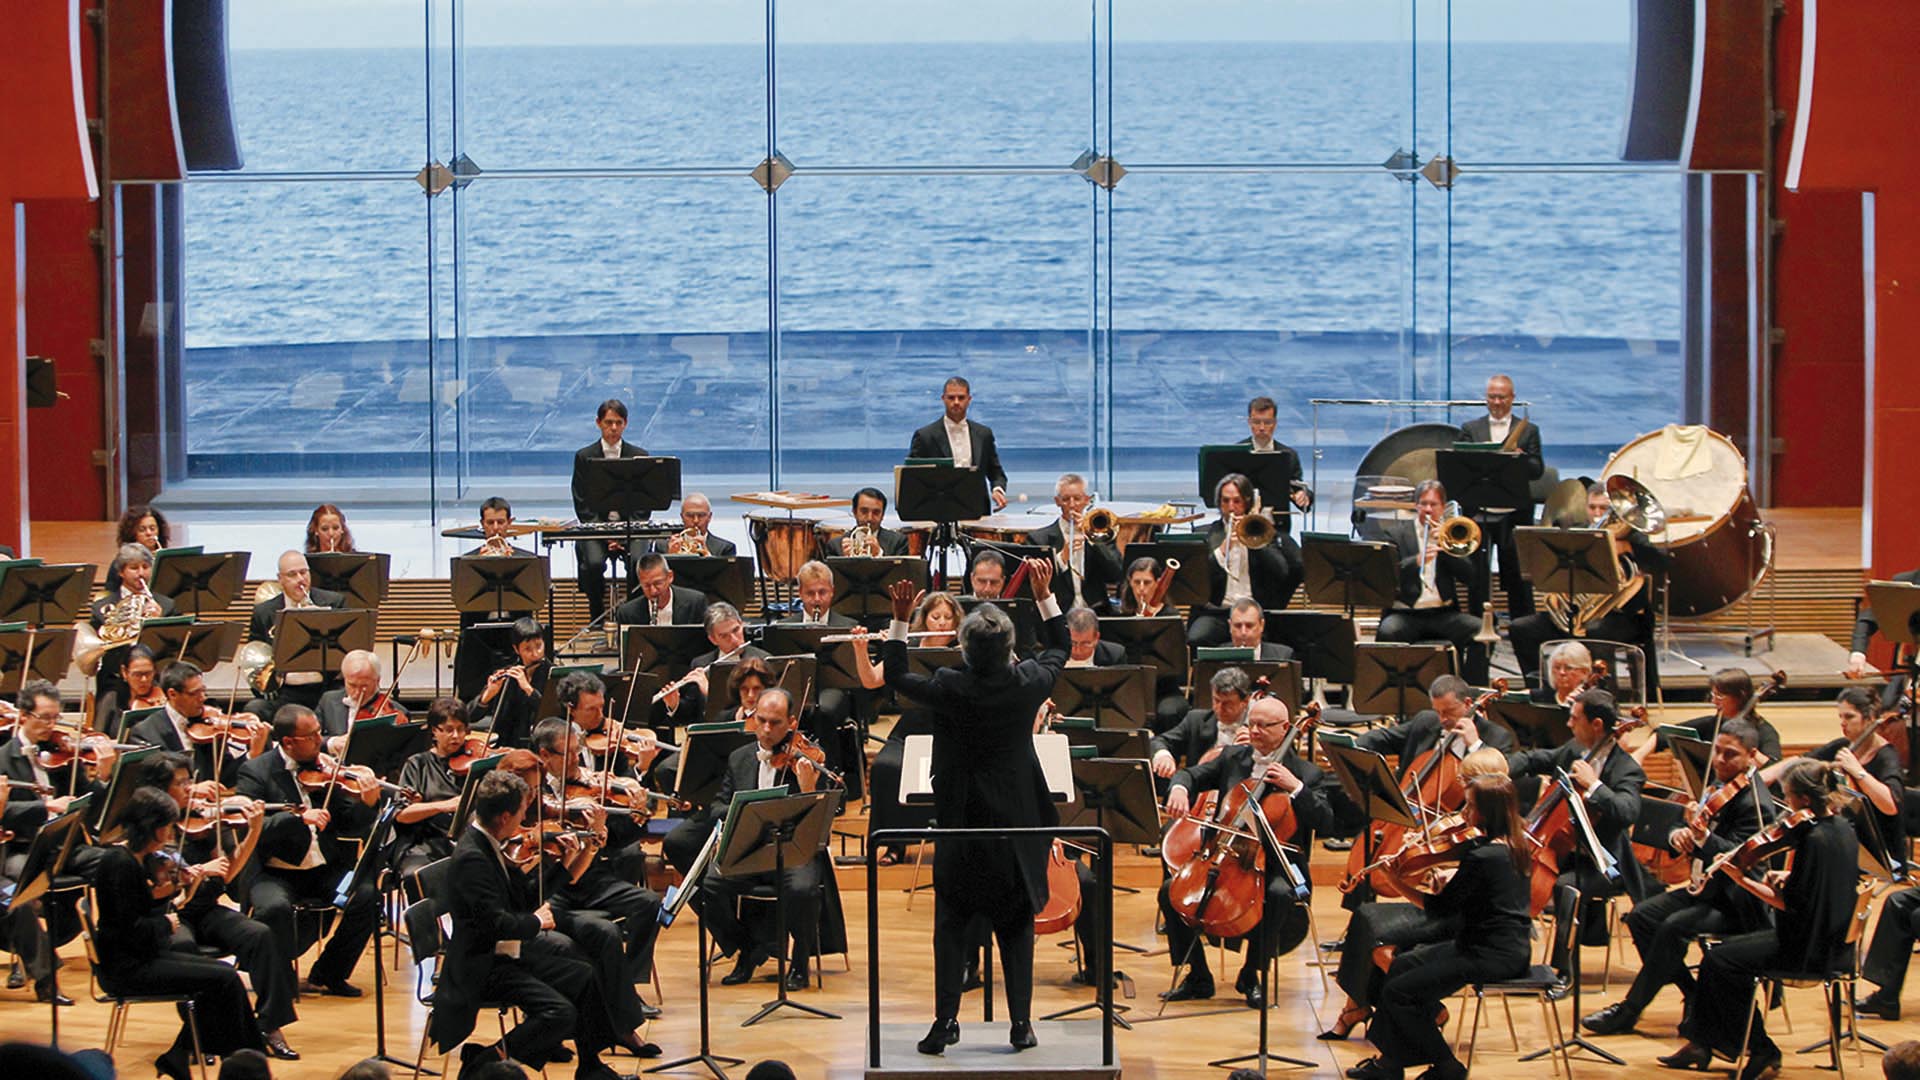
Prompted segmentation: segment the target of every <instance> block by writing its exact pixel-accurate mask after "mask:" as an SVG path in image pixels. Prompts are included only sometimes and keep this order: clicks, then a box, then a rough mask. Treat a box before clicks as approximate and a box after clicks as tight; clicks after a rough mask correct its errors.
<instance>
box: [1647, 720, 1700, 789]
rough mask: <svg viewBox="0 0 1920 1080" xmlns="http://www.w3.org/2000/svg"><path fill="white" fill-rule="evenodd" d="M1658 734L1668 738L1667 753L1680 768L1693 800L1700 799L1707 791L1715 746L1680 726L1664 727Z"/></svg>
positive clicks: (1688, 728) (1650, 736)
mask: <svg viewBox="0 0 1920 1080" xmlns="http://www.w3.org/2000/svg"><path fill="white" fill-rule="evenodd" d="M1658 734H1661V735H1664V736H1666V737H1667V752H1668V753H1670V754H1672V755H1673V763H1674V764H1675V765H1676V766H1678V767H1679V769H1680V776H1681V778H1682V779H1684V780H1685V781H1686V782H1687V791H1688V792H1689V793H1691V795H1692V796H1693V798H1695V799H1699V798H1700V797H1701V795H1702V794H1703V793H1704V792H1705V791H1706V790H1707V776H1708V775H1709V772H1708V770H1710V769H1711V768H1712V767H1713V765H1712V763H1713V744H1712V743H1710V742H1708V741H1707V740H1705V739H1702V738H1701V737H1700V736H1699V735H1698V734H1696V733H1695V732H1694V730H1693V729H1692V728H1690V727H1685V726H1683V725H1678V724H1676V725H1662V726H1661V727H1660V729H1659V731H1658ZM1652 737H1653V736H1652V735H1649V736H1648V738H1652Z"/></svg>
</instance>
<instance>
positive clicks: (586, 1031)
mask: <svg viewBox="0 0 1920 1080" xmlns="http://www.w3.org/2000/svg"><path fill="white" fill-rule="evenodd" d="M478 996H479V998H480V999H481V1000H483V1001H486V1002H488V1003H490V1004H491V1003H495V1002H498V1003H500V1004H503V1005H512V1006H514V1007H515V1008H517V1009H519V1010H520V1023H518V1024H516V1025H515V1026H514V1028H513V1030H512V1031H509V1032H507V1037H506V1040H505V1041H506V1048H507V1056H508V1057H511V1058H513V1059H514V1060H515V1061H518V1062H520V1063H521V1064H523V1065H530V1066H532V1067H533V1068H535V1069H540V1068H544V1067H546V1065H547V1064H548V1063H549V1062H551V1061H552V1060H553V1057H554V1052H555V1051H556V1050H558V1049H559V1048H560V1044H561V1043H562V1042H564V1041H566V1040H567V1039H569V1038H571V1039H573V1040H574V1045H575V1047H577V1048H578V1049H579V1051H580V1060H581V1062H582V1063H585V1062H587V1061H589V1060H592V1059H594V1058H597V1057H598V1056H599V1053H600V1051H602V1050H604V1049H606V1048H607V1047H608V1046H611V1045H613V1039H612V1035H613V1033H612V1030H611V1029H610V1028H609V1027H608V1024H607V1018H606V1017H607V1010H606V1006H605V1003H604V1002H602V1001H601V1000H600V991H599V988H598V987H597V986H596V985H595V984H594V980H593V965H592V964H591V963H589V962H588V961H587V960H586V959H585V958H584V957H582V956H581V955H580V953H579V950H578V949H576V948H575V947H574V946H573V945H572V943H570V942H569V941H567V939H566V938H564V937H562V936H560V935H558V934H555V933H553V932H552V931H547V932H544V933H542V934H540V935H539V936H538V937H536V938H534V939H533V940H531V941H528V942H525V943H523V944H522V945H521V947H520V959H518V960H512V959H508V958H506V957H501V958H499V959H496V960H495V961H494V963H493V967H492V970H491V971H490V972H489V973H488V976H487V980H486V983H485V985H484V986H482V987H480V988H479V992H478Z"/></svg>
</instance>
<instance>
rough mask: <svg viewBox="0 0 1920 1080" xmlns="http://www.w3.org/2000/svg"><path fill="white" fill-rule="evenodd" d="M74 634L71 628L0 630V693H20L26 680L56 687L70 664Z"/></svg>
mask: <svg viewBox="0 0 1920 1080" xmlns="http://www.w3.org/2000/svg"><path fill="white" fill-rule="evenodd" d="M74 634H75V630H74V628H73V627H71V626H61V627H54V628H48V629H44V630H34V629H25V628H20V627H18V626H17V625H16V627H15V628H9V629H6V630H0V694H9V695H11V694H17V693H19V692H20V687H21V686H23V685H25V683H26V680H28V679H45V680H47V681H48V682H50V683H53V684H54V685H56V686H57V685H59V683H60V680H61V679H64V678H66V677H67V665H68V664H70V663H72V661H73V638H74ZM29 650H31V652H32V655H31V656H29V655H28V652H29Z"/></svg>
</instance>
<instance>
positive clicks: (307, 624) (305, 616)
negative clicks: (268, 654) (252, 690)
mask: <svg viewBox="0 0 1920 1080" xmlns="http://www.w3.org/2000/svg"><path fill="white" fill-rule="evenodd" d="M373 618H374V613H373V612H371V611H364V610H360V611H340V610H335V609H332V608H320V609H314V608H300V609H298V610H295V611H287V610H285V609H282V610H281V612H280V614H279V616H278V617H277V618H276V619H275V626H274V632H273V668H274V670H275V671H276V672H278V673H280V674H282V675H285V674H288V673H290V672H295V671H313V672H318V673H319V674H320V676H321V677H322V678H325V679H332V678H334V677H335V676H337V675H339V674H340V661H342V660H344V659H346V657H347V654H348V653H350V652H354V651H356V650H365V651H367V652H372V651H373Z"/></svg>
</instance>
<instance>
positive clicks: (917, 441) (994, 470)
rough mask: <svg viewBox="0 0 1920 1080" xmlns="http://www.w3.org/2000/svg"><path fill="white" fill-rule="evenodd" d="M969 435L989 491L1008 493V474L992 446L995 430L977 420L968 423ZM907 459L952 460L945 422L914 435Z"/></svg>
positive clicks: (974, 455)
mask: <svg viewBox="0 0 1920 1080" xmlns="http://www.w3.org/2000/svg"><path fill="white" fill-rule="evenodd" d="M967 435H968V437H969V439H970V441H971V442H972V443H973V467H974V468H975V469H978V470H979V471H980V475H982V476H984V477H986V478H987V486H988V487H989V488H1000V489H1002V490H1005V489H1006V486H1007V470H1005V469H1003V468H1001V467H1000V451H999V450H998V449H996V448H995V447H994V445H993V429H992V428H990V427H988V426H987V425H985V424H982V423H980V422H979V421H978V420H974V419H971V418H969V419H968V420H967ZM907 456H908V457H910V458H944V457H952V456H953V446H952V444H950V443H948V442H947V426H946V420H945V418H944V417H942V418H941V419H939V420H935V421H934V422H933V423H931V424H928V425H927V426H926V427H923V428H921V429H920V430H918V431H916V432H914V433H913V441H912V442H910V443H908V444H907Z"/></svg>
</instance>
